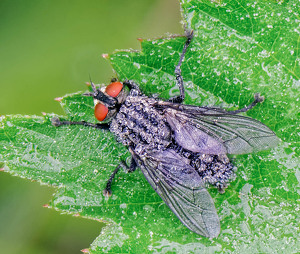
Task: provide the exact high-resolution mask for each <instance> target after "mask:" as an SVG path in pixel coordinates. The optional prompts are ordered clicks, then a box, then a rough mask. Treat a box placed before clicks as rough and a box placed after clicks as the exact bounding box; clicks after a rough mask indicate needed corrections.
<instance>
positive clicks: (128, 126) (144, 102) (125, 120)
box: [110, 91, 171, 155]
mask: <svg viewBox="0 0 300 254" xmlns="http://www.w3.org/2000/svg"><path fill="white" fill-rule="evenodd" d="M156 102H157V101H156V100H155V99H154V98H149V97H147V96H145V95H140V94H138V93H134V91H133V92H131V93H130V95H129V96H127V98H126V100H125V102H124V103H123V105H122V106H121V108H120V110H119V112H118V113H117V115H116V117H115V118H114V119H113V120H112V122H111V125H110V131H111V132H113V133H114V134H115V135H116V137H117V140H118V141H119V142H121V143H122V144H124V145H126V146H130V147H132V148H133V149H134V150H135V152H136V153H137V154H139V155H142V154H143V153H144V152H145V151H146V150H149V149H151V150H153V149H156V150H161V149H163V148H165V147H166V146H168V145H169V144H170V142H171V131H170V128H169V126H168V125H167V124H166V123H165V121H164V118H163V116H162V115H161V114H160V113H159V112H158V111H157V110H156V109H155V107H154V104H155V103H156Z"/></svg>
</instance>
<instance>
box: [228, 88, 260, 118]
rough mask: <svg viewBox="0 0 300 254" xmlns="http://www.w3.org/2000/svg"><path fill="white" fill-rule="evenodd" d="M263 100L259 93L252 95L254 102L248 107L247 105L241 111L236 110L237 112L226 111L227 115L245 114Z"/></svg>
mask: <svg viewBox="0 0 300 254" xmlns="http://www.w3.org/2000/svg"><path fill="white" fill-rule="evenodd" d="M264 99H265V98H264V97H263V96H261V95H260V94H259V93H256V94H254V101H253V102H252V103H251V104H250V105H248V106H246V107H244V108H242V109H237V110H233V111H227V113H228V114H232V115H235V114H238V113H242V112H247V111H248V110H250V109H252V108H253V107H255V106H256V105H257V104H258V103H260V102H263V101H264Z"/></svg>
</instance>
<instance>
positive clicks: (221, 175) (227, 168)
mask: <svg viewBox="0 0 300 254" xmlns="http://www.w3.org/2000/svg"><path fill="white" fill-rule="evenodd" d="M191 165H192V166H193V167H194V168H195V169H196V171H197V172H198V174H199V175H200V176H201V178H202V179H203V181H204V182H206V183H209V184H211V185H214V186H216V187H218V188H219V190H220V191H221V190H223V189H224V188H225V187H226V185H227V183H228V182H229V181H230V180H232V178H233V177H234V175H235V174H234V170H235V168H234V167H233V165H232V163H230V161H229V159H228V157H227V156H226V155H225V154H221V155H210V154H194V156H193V157H192V158H191Z"/></svg>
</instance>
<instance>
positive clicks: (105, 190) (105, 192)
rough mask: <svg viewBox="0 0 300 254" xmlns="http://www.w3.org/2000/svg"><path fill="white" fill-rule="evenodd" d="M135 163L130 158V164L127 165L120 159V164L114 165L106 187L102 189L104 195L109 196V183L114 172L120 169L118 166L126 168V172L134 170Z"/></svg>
mask: <svg viewBox="0 0 300 254" xmlns="http://www.w3.org/2000/svg"><path fill="white" fill-rule="evenodd" d="M136 167H137V164H136V162H135V160H134V159H133V158H131V162H130V166H129V167H128V166H127V164H126V163H125V161H121V162H120V164H119V165H118V166H117V167H116V169H115V170H114V171H113V172H112V174H111V176H110V177H109V179H108V181H107V183H106V187H105V189H104V190H103V194H104V196H111V184H112V181H113V180H114V178H115V176H116V174H117V173H118V171H119V170H120V168H123V169H124V170H126V171H127V172H128V173H131V172H133V171H135V170H136Z"/></svg>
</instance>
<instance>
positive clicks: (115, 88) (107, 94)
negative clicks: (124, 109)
mask: <svg viewBox="0 0 300 254" xmlns="http://www.w3.org/2000/svg"><path fill="white" fill-rule="evenodd" d="M91 86H92V88H93V92H89V93H85V94H84V95H85V96H92V97H93V98H94V105H95V111H94V114H95V117H96V119H97V120H98V121H100V122H102V121H105V122H108V121H110V120H111V119H112V118H113V117H114V116H115V115H116V114H117V112H118V110H119V108H120V106H121V105H122V104H123V103H124V102H125V99H126V97H127V95H128V90H127V89H126V88H125V86H124V85H123V83H121V82H119V81H112V82H111V83H110V84H109V85H108V86H106V87H102V88H100V89H97V88H96V86H95V85H94V84H93V83H92V82H91Z"/></svg>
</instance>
